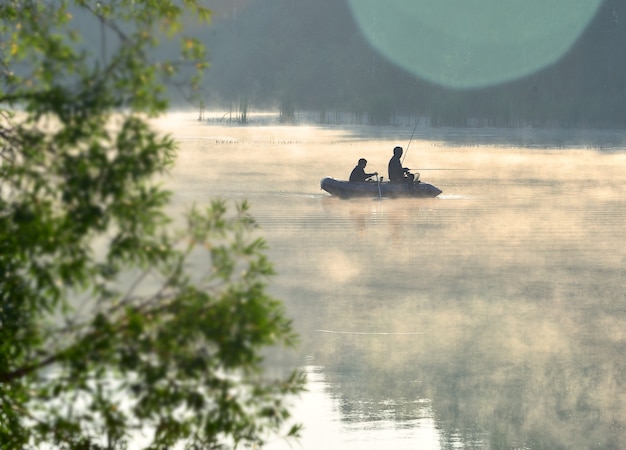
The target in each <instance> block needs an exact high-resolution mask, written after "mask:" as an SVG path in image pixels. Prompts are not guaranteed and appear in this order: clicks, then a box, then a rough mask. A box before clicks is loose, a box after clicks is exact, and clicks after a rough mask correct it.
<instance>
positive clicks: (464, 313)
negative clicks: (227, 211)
mask: <svg viewBox="0 0 626 450" xmlns="http://www.w3.org/2000/svg"><path fill="white" fill-rule="evenodd" d="M193 119H194V117H193V114H190V115H189V116H185V115H181V116H177V117H174V116H171V117H168V119H167V120H165V121H162V122H158V126H159V127H161V128H162V129H163V130H164V131H167V132H170V133H172V134H173V136H174V137H175V138H176V139H177V140H178V141H179V142H180V152H179V158H178V162H177V165H176V167H175V169H174V171H173V173H172V175H171V177H170V178H169V179H168V180H167V183H168V186H169V187H170V188H171V189H172V190H173V191H174V193H175V196H174V200H175V204H174V206H173V209H172V211H174V212H178V211H182V210H184V209H185V208H186V207H187V206H189V205H190V204H191V203H196V204H199V205H202V204H203V203H206V202H208V201H210V200H211V199H214V198H218V197H219V198H224V199H227V200H229V201H242V200H244V199H248V200H249V201H250V203H251V205H252V213H253V215H254V216H255V218H256V219H257V220H258V222H259V224H260V226H261V230H260V231H261V233H262V234H263V236H264V237H265V238H266V240H267V241H268V244H269V247H270V250H269V257H270V259H271V260H272V261H273V262H274V264H275V268H276V271H277V273H278V275H277V276H276V277H275V278H274V279H273V280H272V281H271V284H270V292H271V293H272V295H274V296H276V297H278V298H280V299H282V300H283V301H284V302H285V304H286V308H287V312H288V315H289V316H290V317H292V318H293V320H294V326H295V328H296V330H297V331H298V333H299V334H300V337H301V344H300V346H299V348H298V350H297V351H296V352H294V353H293V354H289V355H283V356H282V357H279V356H275V357H274V356H272V357H271V358H270V360H271V361H272V363H273V364H275V365H280V364H284V365H285V366H286V367H289V366H291V365H298V366H300V367H302V368H304V370H306V371H307V372H308V373H309V382H310V390H309V392H307V393H306V394H305V395H304V396H303V397H302V399H301V400H300V401H299V402H298V403H296V407H295V413H296V416H297V418H298V420H300V421H302V422H303V424H304V426H305V430H304V433H303V439H302V441H301V444H295V445H294V447H293V448H304V449H319V448H342V449H380V448H393V449H404V448H406V449H408V448H420V449H422V448H426V449H428V448H431V449H441V448H551V449H559V448H563V449H574V448H581V449H583V448H584V449H587V448H603V449H620V448H625V447H626V430H625V428H624V427H625V426H626V406H624V405H626V389H625V386H624V377H623V374H624V373H625V369H626V367H625V366H626V362H625V360H624V356H623V355H624V351H625V350H626V332H625V331H624V330H625V329H626V303H625V301H626V298H625V296H624V292H623V285H624V274H623V266H624V264H625V263H626V250H625V248H626V245H625V244H626V232H625V231H624V227H623V224H624V223H625V222H626V200H625V197H624V194H625V193H626V182H625V181H624V174H625V173H626V151H625V150H624V148H625V147H624V146H623V140H624V136H621V135H620V134H619V133H609V132H597V133H595V132H590V133H587V134H585V135H582V134H580V135H579V136H578V138H576V139H573V138H572V134H571V133H567V134H562V133H559V132H548V131H544V132H537V133H532V132H525V133H523V134H520V132H514V131H495V130H489V129H481V130H453V129H449V130H441V129H439V130H433V129H426V128H424V129H418V130H417V132H416V133H415V137H414V138H413V140H412V141H411V143H410V145H409V148H408V152H407V154H406V158H405V161H404V164H405V166H408V167H411V168H414V169H417V171H418V172H420V173H421V179H422V180H423V181H426V182H429V183H431V184H434V185H435V186H437V187H439V188H440V189H442V190H443V194H441V196H440V197H439V198H436V199H404V200H388V199H383V200H378V199H360V200H349V201H346V200H338V199H335V198H332V197H330V196H329V195H328V194H327V193H325V192H323V191H321V190H320V188H319V181H320V179H321V178H323V177H325V176H334V177H336V178H340V179H346V178H347V177H348V175H349V173H350V171H351V170H352V168H353V167H354V165H355V164H356V162H357V160H358V159H359V158H361V157H364V158H366V159H367V160H368V166H367V169H366V170H367V171H378V172H379V173H380V174H381V175H383V176H385V178H386V175H387V174H386V167H387V162H388V160H389V158H390V157H391V154H392V149H393V147H394V146H395V145H401V146H403V147H405V148H406V147H407V144H408V141H409V137H410V136H411V132H412V127H388V128H376V127H365V126H364V127H353V128H338V127H337V128H322V127H315V126H300V127H278V126H246V127H240V126H232V127H229V126H218V125H209V124H207V123H200V122H196V121H194V120H193ZM542 142H543V143H546V145H542ZM427 169H446V170H427ZM448 169H453V170H448ZM199 270H200V269H199ZM274 369H275V370H280V367H273V368H272V370H274ZM270 448H276V449H280V448H290V447H289V446H288V445H287V444H285V443H284V442H282V441H278V442H274V443H273V444H272V445H271V446H270Z"/></svg>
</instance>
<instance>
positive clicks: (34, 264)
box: [0, 0, 303, 449]
mask: <svg viewBox="0 0 626 450" xmlns="http://www.w3.org/2000/svg"><path fill="white" fill-rule="evenodd" d="M188 16H193V17H196V18H198V19H199V20H200V21H201V22H204V23H206V22H207V21H208V20H209V18H210V12H209V11H208V10H207V9H206V8H204V7H203V6H202V5H201V2H198V1H195V0H185V1H183V2H182V3H181V2H176V1H164V0H158V1H156V0H151V1H148V0H146V1H142V2H136V1H131V0H120V1H99V2H95V1H87V0H74V1H72V2H70V1H62V0H56V1H49V2H40V1H36V0H19V1H18V0H15V1H12V0H6V1H3V2H1V3H0V36H1V37H2V38H1V39H0V58H1V63H2V69H1V70H2V72H1V75H0V77H1V78H0V105H2V106H1V109H0V442H2V448H3V449H11V448H26V447H28V448H39V447H40V446H45V448H63V449H79V448H80V449H100V448H102V449H104V448H106V449H123V448H127V446H128V444H129V442H131V441H132V440H133V439H136V437H137V435H138V434H142V435H143V437H144V438H145V439H144V441H145V442H144V444H142V445H144V446H145V448H155V449H156V448H171V447H172V446H174V445H176V444H177V443H181V444H182V445H183V446H184V448H216V447H219V446H225V447H229V446H231V447H234V446H237V444H239V443H250V444H257V443H261V442H263V440H264V439H265V438H266V437H268V436H269V435H270V434H271V433H274V432H278V431H281V432H283V431H284V432H286V433H287V434H290V435H294V434H297V431H298V426H293V427H292V428H291V429H283V426H285V425H287V424H286V422H287V421H289V412H288V410H287V405H286V400H287V398H288V397H289V394H295V393H298V392H299V391H300V390H301V388H302V384H303V379H302V376H301V375H300V374H298V373H293V374H292V375H290V376H288V377H287V378H286V379H278V380H270V379H268V378H267V377H266V376H264V373H263V370H262V365H261V364H262V358H261V350H262V349H264V348H266V347H268V346H274V345H287V346H290V345H293V344H294V342H295V335H294V333H293V331H292V329H291V323H290V321H289V320H288V319H287V318H286V317H285V315H284V310H283V307H282V303H280V302H279V301H278V300H276V299H273V298H271V297H269V296H268V295H267V294H266V293H265V288H266V282H267V280H268V278H269V277H270V276H271V275H272V274H273V269H272V265H271V263H270V262H269V261H268V260H267V258H266V256H265V243H264V240H263V239H262V238H260V237H258V236H257V234H256V232H255V222H254V220H253V218H252V217H251V216H250V215H249V213H248V205H247V204H246V203H245V202H243V203H242V204H239V205H237V207H236V210H235V211H232V210H229V208H227V205H226V204H225V203H224V202H222V201H218V200H215V201H213V202H212V203H211V205H210V206H208V207H206V208H200V207H194V208H192V209H191V211H190V212H189V213H188V214H187V217H186V227H183V229H182V230H181V231H178V232H174V231H173V225H172V223H170V222H171V221H170V218H169V217H168V216H167V214H166V212H165V211H166V210H165V208H166V206H167V205H168V202H169V199H170V194H169V192H167V191H166V190H165V189H164V188H163V187H162V186H161V185H159V184H158V182H157V181H156V180H155V176H158V175H159V174H162V173H164V172H165V171H166V170H167V169H168V168H170V167H171V166H172V164H173V163H174V157H175V152H176V144H175V142H174V141H173V140H172V139H171V138H170V137H168V136H162V135H160V134H159V133H158V132H156V131H155V130H153V129H152V128H151V126H150V122H149V119H150V118H151V117H155V116H157V115H159V114H160V113H162V112H164V111H165V109H166V107H167V100H166V97H165V94H164V92H165V88H164V86H165V85H167V84H172V83H174V84H176V83H182V81H183V80H186V81H185V83H186V86H189V87H190V88H191V89H193V88H194V86H197V85H198V83H199V82H200V80H201V75H202V71H203V69H204V68H205V67H206V62H205V61H206V56H205V49H204V47H203V46H202V45H201V44H199V42H198V40H197V39H195V38H192V37H189V36H186V35H185V34H184V30H183V27H182V24H183V17H187V19H188ZM187 19H186V20H187ZM85 26H88V27H90V28H91V29H93V30H97V33H98V34H99V35H100V36H101V38H102V41H101V42H100V44H101V45H100V46H99V47H93V46H92V45H87V44H86V43H85V42H83V41H81V32H80V31H79V28H80V27H85ZM176 42H178V43H179V45H180V47H179V50H178V51H177V52H174V53H173V56H174V57H173V58H172V59H170V60H164V59H161V58H157V57H156V52H155V49H156V48H157V47H160V46H161V45H166V46H167V45H173V43H176ZM200 272H202V273H200Z"/></svg>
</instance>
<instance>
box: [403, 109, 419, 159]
mask: <svg viewBox="0 0 626 450" xmlns="http://www.w3.org/2000/svg"><path fill="white" fill-rule="evenodd" d="M415 130H417V120H416V121H415V126H414V127H413V132H412V133H411V139H409V143H408V144H406V150H405V152H404V155H402V161H400V164H404V158H406V154H407V153H409V147H410V146H411V141H413V135H414V134H415Z"/></svg>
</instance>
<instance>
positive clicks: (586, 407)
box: [316, 300, 626, 449]
mask: <svg viewBox="0 0 626 450" xmlns="http://www.w3.org/2000/svg"><path fill="white" fill-rule="evenodd" d="M449 306H450V305H446V304H443V305H442V304H435V303H433V304H428V305H424V306H423V307H422V308H421V311H418V312H416V311H415V307H414V305H409V304H406V305H402V306H401V307H400V308H395V311H393V312H392V311H391V310H390V309H389V308H388V307H385V306H384V305H378V306H377V305H375V304H373V305H372V308H370V309H368V312H364V313H363V314H366V315H370V316H371V315H377V316H379V317H382V318H383V320H385V321H386V323H388V324H389V323H395V324H397V326H396V327H394V330H396V331H398V332H403V326H402V325H401V324H406V322H407V321H410V322H412V324H413V329H421V330H422V332H423V334H411V335H407V334H404V335H403V334H397V335H393V334H389V335H364V334H359V335H346V334H342V335H323V336H318V337H317V338H318V339H323V340H324V342H323V345H319V342H318V345H317V347H316V348H317V349H318V352H320V353H318V363H323V364H324V365H325V367H326V377H327V379H328V381H329V382H330V383H329V385H330V386H331V389H332V393H331V394H332V395H333V396H334V397H336V398H339V399H341V402H340V405H341V413H342V416H343V419H342V420H346V421H359V420H368V421H373V420H382V419H389V418H390V417H393V418H395V420H398V421H403V420H408V419H410V418H419V416H420V415H424V414H428V411H427V410H424V409H423V403H424V402H425V401H430V402H431V405H430V406H431V408H432V409H431V411H432V414H433V417H434V419H435V421H436V423H437V424H438V427H439V428H440V432H441V435H442V436H443V438H444V441H446V442H443V443H442V447H443V448H451V447H452V446H453V444H454V443H455V442H457V443H458V441H459V440H460V441H461V442H463V443H464V445H465V448H473V447H477V448H533V449H535V448H550V449H560V448H563V449H573V448H603V449H620V448H624V447H625V446H626V431H625V430H624V425H626V407H625V406H624V405H625V404H626V403H625V402H624V400H626V395H625V394H624V392H626V391H625V390H624V381H623V373H625V370H626V364H625V362H624V359H623V356H622V353H623V350H624V348H623V336H622V339H621V340H620V339H618V340H614V341H613V342H611V341H609V340H606V339H604V338H602V337H600V338H598V335H596V334H595V333H590V330H593V329H595V328H596V327H602V321H603V320H604V319H601V318H600V319H598V320H594V319H593V318H589V316H586V317H587V319H586V320H587V321H588V323H587V324H585V326H584V327H582V328H581V324H580V322H579V317H577V316H578V315H579V314H580V311H571V313H570V312H569V311H568V310H567V309H566V310H562V309H560V308H553V309H552V310H550V308H544V307H543V306H544V305H541V304H537V303H533V302H529V303H521V304H516V305H508V306H507V307H506V308H503V307H502V304H501V302H493V303H492V302H488V301H483V300H475V301H474V302H473V304H472V305H467V304H466V305H464V306H465V307H464V310H465V311H469V313H466V314H462V313H460V312H459V311H458V309H457V308H452V309H450V308H449ZM468 307H469V308H468ZM589 321H591V322H592V323H589ZM600 336H601V334H600Z"/></svg>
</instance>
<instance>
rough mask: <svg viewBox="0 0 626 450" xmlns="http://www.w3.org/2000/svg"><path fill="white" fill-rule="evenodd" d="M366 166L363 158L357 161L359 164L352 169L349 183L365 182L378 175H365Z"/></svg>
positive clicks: (376, 173) (374, 173)
mask: <svg viewBox="0 0 626 450" xmlns="http://www.w3.org/2000/svg"><path fill="white" fill-rule="evenodd" d="M366 165H367V160H366V159H365V158H361V159H359V163H358V164H357V165H356V166H355V167H354V169H352V173H351V174H350V181H352V182H357V181H367V180H368V179H369V178H371V177H373V176H374V175H378V172H373V173H365V166H366Z"/></svg>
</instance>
